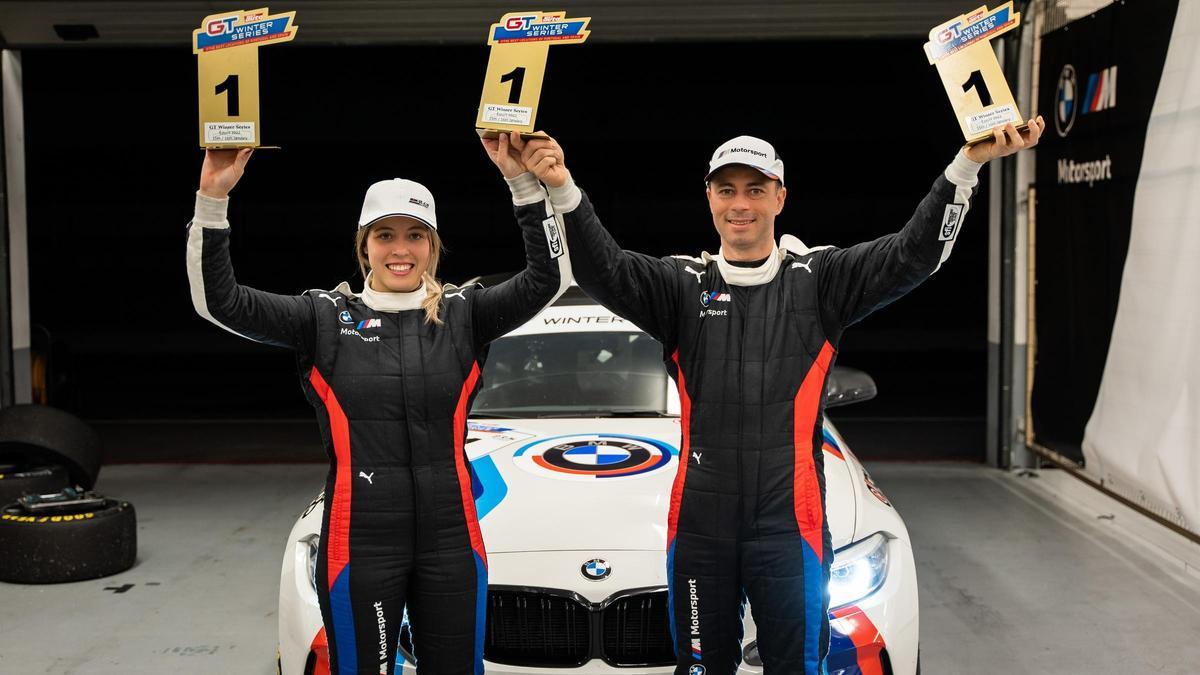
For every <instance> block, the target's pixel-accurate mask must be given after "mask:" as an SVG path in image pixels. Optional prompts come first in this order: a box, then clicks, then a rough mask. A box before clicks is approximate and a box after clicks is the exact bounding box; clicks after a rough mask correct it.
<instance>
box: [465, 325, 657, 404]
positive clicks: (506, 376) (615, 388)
mask: <svg viewBox="0 0 1200 675" xmlns="http://www.w3.org/2000/svg"><path fill="white" fill-rule="evenodd" d="M667 391H668V381H667V374H666V371H665V370H663V364H662V345H660V344H659V343H658V341H656V340H654V339H653V338H651V337H650V336H649V335H646V334H645V333H642V332H617V331H596V332H570V333H539V334H533V335H513V336H508V337H504V338H500V339H499V340H496V341H495V342H493V343H492V345H491V348H490V350H489V352H488V358H487V362H486V363H485V365H484V367H483V384H482V385H481V387H480V389H479V393H478V394H477V395H476V397H475V404H474V406H473V407H472V408H471V416H473V417H664V416H667V414H668V412H667V399H668V394H667Z"/></svg>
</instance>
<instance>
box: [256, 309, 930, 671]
mask: <svg viewBox="0 0 1200 675" xmlns="http://www.w3.org/2000/svg"><path fill="white" fill-rule="evenodd" d="M829 388H830V391H829V395H828V397H827V402H828V403H827V405H829V406H833V405H840V404H845V403H850V402H854V401H856V400H863V399H865V398H870V397H871V396H872V395H874V389H875V387H874V383H873V382H871V380H870V378H869V377H867V376H866V375H865V374H863V373H860V372H857V371H851V370H849V369H840V368H839V369H835V372H834V376H833V377H831V378H830V387H829ZM679 439H680V429H679V398H678V394H677V392H676V389H675V387H674V385H673V383H672V382H671V381H670V379H669V378H668V377H667V375H666V372H665V371H664V369H663V365H662V345H661V344H659V343H658V342H657V341H656V340H654V339H653V338H651V337H650V336H648V335H646V334H645V333H643V332H642V331H641V330H640V329H638V328H637V327H636V326H634V325H633V324H631V323H629V322H628V321H625V320H623V319H621V318H620V317H617V316H615V315H614V314H612V313H611V312H609V311H608V310H606V309H604V308H603V307H601V306H599V305H597V304H595V302H594V301H592V300H591V299H589V298H588V297H587V296H586V295H584V294H583V293H582V292H581V291H580V290H579V289H578V288H577V287H572V288H571V289H570V290H569V291H568V292H567V293H566V294H564V295H563V297H562V298H560V299H559V300H558V302H556V303H555V304H554V305H553V306H551V307H549V308H547V309H546V310H544V311H543V312H542V313H541V314H539V315H537V316H536V317H534V318H533V319H532V320H531V321H529V322H528V323H526V324H525V325H524V326H522V327H521V328H519V329H517V330H515V331H513V332H511V333H509V334H508V335H506V336H504V337H503V338H501V339H499V340H497V341H496V342H494V343H492V347H491V351H490V354H489V356H488V360H487V364H486V366H485V367H484V370H483V385H482V389H481V390H480V392H479V394H478V395H477V397H476V399H475V403H474V407H473V408H472V412H471V419H470V423H469V426H468V438H467V446H466V452H467V455H468V459H469V460H470V462H471V466H472V468H473V476H474V480H473V483H474V488H475V505H476V511H477V512H478V515H479V519H480V523H481V527H482V530H483V535H484V540H485V542H486V546H487V553H488V584H489V585H488V600H487V630H486V638H485V640H486V642H485V647H484V658H485V660H486V661H487V664H486V667H487V672H488V673H490V674H493V673H494V674H500V673H512V674H517V673H519V674H523V675H533V674H547V673H554V672H562V671H567V670H569V671H571V672H575V673H625V674H629V675H637V674H643V673H647V674H648V673H670V672H672V671H673V666H674V663H675V658H674V649H673V647H672V643H671V634H670V629H669V627H668V618H667V616H668V615H667V590H666V584H667V575H666V572H667V569H666V543H667V542H666V537H667V528H666V523H667V506H668V502H669V496H670V492H671V483H672V480H673V479H674V476H675V470H676V467H677V466H678V464H679V458H678V455H679V450H678V444H679V442H680V440H679ZM824 451H825V485H826V500H827V504H828V507H827V513H828V518H829V529H830V533H831V535H832V538H833V546H834V548H835V549H836V555H835V558H834V562H833V572H832V580H831V581H830V586H829V591H830V597H831V602H830V607H831V609H830V612H829V618H830V621H831V623H832V631H831V644H830V650H829V660H828V666H829V673H830V675H858V674H859V673H861V674H862V675H912V674H913V673H914V672H917V673H919V672H920V669H919V664H918V658H917V641H918V625H917V577H916V568H915V566H914V563H913V553H912V548H911V546H910V543H909V538H908V531H907V529H906V528H905V526H904V522H903V521H902V520H901V519H900V516H899V514H897V513H896V511H895V509H894V508H892V505H891V504H890V503H889V502H888V500H887V498H886V497H885V496H884V494H883V493H882V492H881V491H880V490H879V489H878V488H877V487H876V486H875V485H874V483H872V482H871V478H870V476H868V475H867V473H866V471H864V470H863V467H862V465H861V464H860V463H859V462H858V460H857V459H856V458H855V457H854V455H853V454H852V453H851V452H850V449H849V447H847V445H846V442H845V441H844V440H843V439H842V437H841V436H840V435H839V434H838V432H837V430H836V429H835V428H834V426H833V424H832V423H831V422H830V421H829V420H828V419H826V420H825V445H824ZM323 509H324V503H323V500H322V497H321V496H318V497H317V498H316V499H315V500H314V501H313V502H312V503H311V504H310V505H309V507H308V508H307V509H306V510H305V511H304V514H303V515H301V516H300V518H299V520H297V521H296V525H295V526H294V527H293V528H292V532H291V535H290V536H289V538H288V544H287V549H286V551H285V553H284V556H283V572H282V575H281V578H280V584H279V657H280V659H279V661H280V671H281V673H283V675H300V674H301V673H303V674H304V675H310V674H315V675H323V674H327V673H329V661H328V647H327V643H326V639H325V629H324V628H323V626H322V623H321V612H320V610H319V608H318V606H317V595H316V583H315V579H316V576H315V570H316V560H317V546H318V541H319V539H320V531H321V517H322V511H323ZM752 611H753V608H750V610H749V611H747V613H746V618H745V635H744V637H743V643H742V648H743V663H742V665H741V667H740V669H739V671H738V672H739V673H761V672H762V662H761V660H760V659H759V658H758V649H757V646H756V643H755V629H754V618H753V615H752ZM396 653H397V663H398V664H399V665H402V666H403V671H401V669H400V668H399V667H397V673H399V672H405V673H415V670H416V669H415V665H414V664H415V660H416V657H414V655H413V653H412V640H411V637H410V634H409V630H408V626H407V622H405V625H404V626H403V628H402V630H401V636H400V646H399V649H398V650H397V651H396Z"/></svg>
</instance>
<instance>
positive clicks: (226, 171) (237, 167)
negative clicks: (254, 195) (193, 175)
mask: <svg viewBox="0 0 1200 675" xmlns="http://www.w3.org/2000/svg"><path fill="white" fill-rule="evenodd" d="M253 153H254V148H242V149H240V150H205V151H204V165H203V166H201V167H200V194H202V195H204V196H205V197H215V198H217V199H224V198H226V197H228V196H229V191H230V190H232V189H233V186H235V185H237V183H238V181H239V180H241V178H242V174H243V173H245V171H246V162H249V161H250V155H251V154H253Z"/></svg>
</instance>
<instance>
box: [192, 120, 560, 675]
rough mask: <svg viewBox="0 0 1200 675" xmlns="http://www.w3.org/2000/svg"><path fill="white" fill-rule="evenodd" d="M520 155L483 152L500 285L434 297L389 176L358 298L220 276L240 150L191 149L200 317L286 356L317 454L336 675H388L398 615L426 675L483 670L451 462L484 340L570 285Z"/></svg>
mask: <svg viewBox="0 0 1200 675" xmlns="http://www.w3.org/2000/svg"><path fill="white" fill-rule="evenodd" d="M522 145H523V143H521V140H520V137H519V136H518V135H516V134H514V135H513V136H512V137H511V138H510V137H508V136H501V137H500V138H498V139H496V140H485V141H484V147H485V149H486V151H487V153H488V155H489V157H491V159H492V161H493V162H494V163H495V164H496V166H497V167H499V169H500V171H501V173H502V174H503V175H504V177H505V179H506V181H507V182H508V184H509V187H510V188H511V189H512V194H513V203H514V204H515V211H516V216H517V222H518V223H519V224H520V226H521V230H522V235H523V237H524V240H525V253H526V267H525V269H524V271H522V272H520V273H519V274H517V275H516V276H515V277H513V278H512V279H510V280H509V281H506V282H504V283H502V284H499V285H497V286H495V287H492V288H479V287H473V286H467V287H462V288H454V287H450V286H446V287H443V286H442V285H441V284H440V283H439V282H438V281H437V265H438V258H439V255H440V253H441V239H440V238H439V236H438V233H437V217H436V215H435V213H434V201H433V196H432V195H431V194H430V193H429V191H428V190H426V189H425V188H424V187H423V186H421V185H419V184H417V183H414V182H412V181H406V180H400V179H395V180H390V181H382V182H379V183H376V184H374V185H372V186H371V187H370V188H369V189H368V190H367V195H366V198H365V199H364V201H363V210H362V216H361V217H360V219H359V222H358V226H359V229H358V237H357V240H356V250H357V252H358V260H359V264H360V266H361V267H362V270H363V273H364V276H365V285H364V287H363V290H362V292H360V293H352V292H351V291H350V288H349V285H348V284H346V283H345V282H343V283H342V284H340V285H339V286H337V288H335V289H334V290H332V291H325V290H311V291H306V292H304V293H302V294H300V295H290V296H289V295H275V294H273V293H267V292H264V291H259V290H255V289H253V288H247V287H245V286H240V285H238V284H237V282H236V281H235V279H234V274H233V267H232V265H231V263H230V259H229V222H228V220H226V210H227V207H228V194H229V191H230V190H231V189H232V188H233V187H234V185H236V184H237V182H238V179H239V178H240V177H241V175H242V172H243V171H244V169H245V166H246V162H247V161H249V159H250V153H251V151H250V150H240V151H233V150H225V151H211V150H210V151H208V152H207V153H206V154H205V157H204V166H203V168H202V169H201V173H200V190H199V192H198V193H197V195H196V213H195V217H194V219H193V221H192V224H191V226H190V228H189V232H188V247H187V264H188V276H189V279H190V281H191V288H192V300H193V302H194V304H195V307H196V311H197V312H199V313H200V315H201V316H203V317H204V318H206V319H208V320H210V321H212V322H213V323H215V324H217V325H218V326H221V327H222V328H224V329H226V330H229V331H231V332H234V333H236V334H238V335H242V336H244V337H247V338H250V339H252V340H256V341H258V342H265V343H268V344H273V345H278V346H282V347H288V348H291V349H293V350H295V351H296V354H297V360H298V364H299V369H300V375H301V380H302V388H303V389H304V393H305V396H307V397H308V400H309V402H310V403H312V405H313V407H315V408H316V409H317V418H318V421H319V423H320V429H321V436H322V440H323V441H324V443H325V448H326V450H327V451H328V453H329V457H330V471H329V477H328V478H327V480H326V486H325V501H326V509H325V519H324V522H323V524H322V527H321V548H320V555H319V558H318V562H317V589H318V597H319V599H320V605H321V614H322V617H323V618H324V622H325V630H326V637H327V638H328V641H329V657H330V666H331V672H333V673H339V674H344V673H373V674H374V673H392V672H393V669H394V667H395V661H396V655H395V653H394V650H395V648H396V644H397V638H398V635H399V629H400V623H401V617H402V613H403V612H404V609H405V607H406V606H407V607H408V616H409V621H410V623H411V625H412V630H413V641H414V645H413V646H414V649H415V651H416V656H417V659H418V663H419V664H420V672H421V673H422V674H423V675H424V674H435V675H436V674H453V675H462V674H463V673H472V672H474V673H482V672H483V630H484V602H485V600H486V596H487V556H486V554H485V552H484V547H483V540H482V538H481V536H480V532H479V523H478V521H477V519H476V517H475V506H474V501H473V499H472V494H471V478H470V473H469V468H468V465H467V463H466V459H465V455H464V453H463V438H464V435H465V431H466V421H467V419H466V418H467V410H468V409H469V408H470V405H471V399H472V398H473V396H474V394H475V392H476V390H477V388H478V386H479V371H480V364H481V363H482V361H483V359H484V357H485V356H486V353H487V352H486V348H487V344H488V343H489V342H490V341H492V340H494V339H495V338H497V337H500V336H501V335H503V334H504V333H506V332H508V331H510V330H512V329H513V328H516V327H517V326H519V325H521V324H522V323H524V322H525V321H527V320H529V319H530V318H532V317H533V315H534V314H536V313H537V312H538V311H540V310H541V309H542V308H543V307H545V306H547V305H548V304H550V303H551V302H552V301H553V300H554V298H556V297H557V296H558V295H559V294H560V293H561V292H562V291H563V290H565V289H566V287H567V285H568V284H569V283H570V268H569V266H568V262H567V261H568V256H566V255H564V251H563V248H562V242H561V239H560V238H559V237H558V234H557V230H556V228H557V224H556V223H555V221H554V220H549V219H547V210H546V206H545V205H544V202H543V200H544V192H543V191H542V188H541V186H540V185H539V184H538V182H537V180H536V179H534V178H533V176H532V174H529V173H526V172H525V169H524V167H523V165H522V163H521V159H520V150H519V148H520V147H521V146H522ZM543 221H547V222H546V223H545V224H543Z"/></svg>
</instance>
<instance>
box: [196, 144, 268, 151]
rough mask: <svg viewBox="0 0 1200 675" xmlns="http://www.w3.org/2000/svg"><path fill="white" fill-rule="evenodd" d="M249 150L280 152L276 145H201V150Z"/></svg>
mask: <svg viewBox="0 0 1200 675" xmlns="http://www.w3.org/2000/svg"><path fill="white" fill-rule="evenodd" d="M243 148H250V149H251V150H282V149H283V148H282V147H281V146H278V145H202V146H200V149H201V150H241V149H243Z"/></svg>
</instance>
